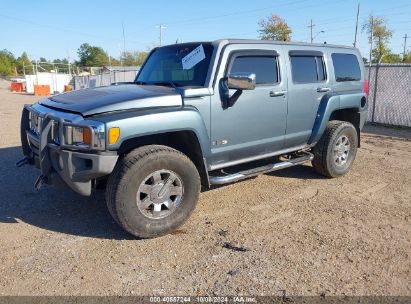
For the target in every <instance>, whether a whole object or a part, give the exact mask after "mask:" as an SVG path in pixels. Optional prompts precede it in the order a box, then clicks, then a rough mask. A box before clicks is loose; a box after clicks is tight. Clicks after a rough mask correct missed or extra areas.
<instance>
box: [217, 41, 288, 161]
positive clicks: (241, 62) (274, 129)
mask: <svg viewBox="0 0 411 304" xmlns="http://www.w3.org/2000/svg"><path fill="white" fill-rule="evenodd" d="M222 56H223V58H222V60H221V63H220V68H219V71H218V75H217V81H216V84H215V88H214V89H215V92H216V94H214V95H213V96H212V99H211V148H212V150H211V152H212V162H211V164H210V165H211V167H212V168H214V169H216V168H220V167H225V166H227V165H228V164H230V165H232V164H236V163H241V162H245V161H249V160H252V159H256V158H262V157H264V156H266V155H267V154H270V153H272V152H274V151H278V150H281V149H282V148H283V147H284V137H285V130H286V118H287V78H286V71H285V64H284V63H283V61H284V58H282V56H281V46H274V45H271V46H266V48H264V47H263V48H261V46H260V48H258V49H256V48H255V46H253V47H250V49H248V48H247V46H244V45H243V46H239V45H229V46H227V47H226V50H225V52H224V54H223V55H222ZM283 67H284V68H283ZM233 73H254V74H255V75H256V83H257V85H256V88H255V89H254V90H243V91H236V90H230V96H231V97H232V100H233V101H232V102H231V103H230V106H229V107H226V106H224V104H222V99H221V97H220V94H219V86H220V83H221V81H222V79H223V78H224V77H227V76H228V75H229V74H233Z"/></svg>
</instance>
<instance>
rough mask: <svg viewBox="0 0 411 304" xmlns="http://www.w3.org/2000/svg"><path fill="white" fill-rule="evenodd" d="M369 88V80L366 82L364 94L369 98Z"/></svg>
mask: <svg viewBox="0 0 411 304" xmlns="http://www.w3.org/2000/svg"><path fill="white" fill-rule="evenodd" d="M368 91H369V86H368V79H365V80H364V94H365V95H366V96H368Z"/></svg>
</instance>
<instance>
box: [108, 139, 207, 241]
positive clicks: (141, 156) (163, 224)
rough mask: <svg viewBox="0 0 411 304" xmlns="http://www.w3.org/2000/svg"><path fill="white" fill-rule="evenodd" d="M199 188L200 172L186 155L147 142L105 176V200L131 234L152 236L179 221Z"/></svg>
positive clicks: (190, 208)
mask: <svg viewBox="0 0 411 304" xmlns="http://www.w3.org/2000/svg"><path fill="white" fill-rule="evenodd" d="M199 192H200V176H199V174H198V171H197V168H196V167H195V165H194V164H193V163H192V161H191V160H190V159H189V158H188V157H187V156H185V155H184V154H183V153H181V152H179V151H177V150H175V149H172V148H170V147H167V146H159V145H150V146H144V147H141V148H138V149H135V150H133V151H131V152H130V153H129V154H127V155H126V156H125V157H124V158H122V159H121V160H119V162H118V163H117V165H116V167H115V169H114V171H113V173H112V174H111V175H110V177H109V180H108V184H107V192H106V201H107V207H108V209H109V211H110V214H111V215H112V216H113V218H114V220H115V221H116V222H117V223H118V224H119V225H120V226H121V227H123V228H124V229H125V230H126V231H128V232H129V233H131V234H133V235H134V236H137V237H140V238H152V237H158V236H161V235H164V234H167V233H170V232H172V231H173V230H175V229H177V227H179V226H180V225H182V224H183V223H184V221H185V220H186V219H187V218H188V217H189V216H190V214H191V213H192V211H193V210H194V208H195V206H196V204H197V201H198V196H199Z"/></svg>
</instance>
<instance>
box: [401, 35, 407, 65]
mask: <svg viewBox="0 0 411 304" xmlns="http://www.w3.org/2000/svg"><path fill="white" fill-rule="evenodd" d="M402 38H404V53H403V57H402V61H405V53H406V52H407V38H408V35H407V34H405V35H404V37H402Z"/></svg>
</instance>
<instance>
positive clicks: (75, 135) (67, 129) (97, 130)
mask: <svg viewBox="0 0 411 304" xmlns="http://www.w3.org/2000/svg"><path fill="white" fill-rule="evenodd" d="M63 133H64V144H65V145H68V146H73V148H86V149H91V150H104V149H105V127H104V124H102V123H99V122H94V121H87V125H82V126H76V125H74V124H73V125H64V128H63Z"/></svg>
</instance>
